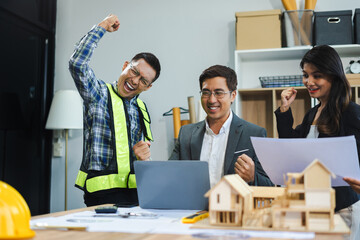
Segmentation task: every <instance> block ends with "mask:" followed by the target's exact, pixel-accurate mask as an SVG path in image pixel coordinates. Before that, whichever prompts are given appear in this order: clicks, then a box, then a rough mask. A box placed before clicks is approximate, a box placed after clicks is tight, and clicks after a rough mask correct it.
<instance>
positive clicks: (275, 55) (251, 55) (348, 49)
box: [235, 44, 360, 61]
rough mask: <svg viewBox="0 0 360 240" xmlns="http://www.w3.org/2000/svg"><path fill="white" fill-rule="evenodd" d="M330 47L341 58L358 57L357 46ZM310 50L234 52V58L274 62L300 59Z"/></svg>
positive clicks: (274, 49)
mask: <svg viewBox="0 0 360 240" xmlns="http://www.w3.org/2000/svg"><path fill="white" fill-rule="evenodd" d="M331 47H333V48H334V49H335V50H336V51H337V52H338V53H339V55H340V56H342V57H358V56H360V45H359V44H348V45H333V46H331ZM311 48H312V46H298V47H285V48H266V49H251V50H236V51H235V56H237V58H238V60H239V61H265V60H269V61H274V60H290V59H301V58H302V57H303V56H304V54H305V53H306V52H307V51H309V50H310V49H311Z"/></svg>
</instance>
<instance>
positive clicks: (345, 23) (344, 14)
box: [313, 10, 353, 45]
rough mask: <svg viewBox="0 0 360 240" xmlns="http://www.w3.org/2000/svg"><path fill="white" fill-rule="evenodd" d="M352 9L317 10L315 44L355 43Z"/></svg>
mask: <svg viewBox="0 0 360 240" xmlns="http://www.w3.org/2000/svg"><path fill="white" fill-rule="evenodd" d="M351 17H352V10H343V11H330V12H315V18H314V34H313V36H314V39H313V44H314V45H338V44H352V43H353V28H352V21H351Z"/></svg>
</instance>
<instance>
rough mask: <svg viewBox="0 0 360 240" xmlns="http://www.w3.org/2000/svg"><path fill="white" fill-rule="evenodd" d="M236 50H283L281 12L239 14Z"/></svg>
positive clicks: (278, 10) (237, 18)
mask: <svg viewBox="0 0 360 240" xmlns="http://www.w3.org/2000/svg"><path fill="white" fill-rule="evenodd" d="M235 17H236V49H237V50H242V49H258V48H281V10H280V9H276V10H266V11H252V12H237V13H236V14H235Z"/></svg>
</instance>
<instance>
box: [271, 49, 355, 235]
mask: <svg viewBox="0 0 360 240" xmlns="http://www.w3.org/2000/svg"><path fill="white" fill-rule="evenodd" d="M300 67H301V69H302V72H303V84H304V86H305V87H306V88H307V90H308V92H309V94H310V97H312V98H316V99H318V101H319V104H318V105H316V106H315V107H313V108H311V109H310V110H309V111H308V112H307V113H306V115H305V117H304V119H303V121H302V123H301V124H300V125H298V126H297V127H296V128H295V129H293V127H292V126H293V122H294V120H293V116H292V112H291V108H290V105H291V104H292V103H293V102H294V100H295V98H296V93H297V91H296V90H295V89H294V88H292V87H291V88H287V89H285V90H283V91H282V93H281V106H280V107H279V108H278V109H277V110H276V111H275V115H276V120H277V130H278V133H279V137H280V138H322V137H338V136H350V135H354V136H355V139H356V145H357V151H358V155H359V162H360V106H359V105H357V104H356V103H354V102H352V101H351V87H350V84H349V82H348V80H347V79H346V76H345V73H344V69H343V65H342V62H341V59H340V57H339V55H338V54H337V52H336V51H335V50H334V49H333V48H332V47H330V46H326V45H322V46H316V47H314V48H312V49H311V50H309V51H308V52H307V53H306V54H305V55H304V57H303V58H302V60H301V62H300ZM339 164H341V159H339ZM345 180H347V179H345ZM334 189H335V193H336V208H335V211H339V210H341V209H345V210H342V211H348V212H349V213H352V214H350V216H351V215H352V217H349V220H350V222H351V221H352V223H353V225H354V224H356V226H353V227H355V229H359V227H360V226H359V222H357V223H356V219H354V217H357V218H359V216H360V211H359V210H360V202H358V200H359V196H358V195H357V194H356V192H355V191H354V189H352V188H351V187H349V186H346V187H334ZM358 205H359V206H358ZM355 209H358V210H357V213H355V212H354V210H355ZM355 215H357V216H355ZM353 227H352V230H353ZM358 231H359V230H358ZM355 232H356V231H355ZM354 234H356V233H354ZM352 235H353V233H352ZM356 235H357V234H356ZM356 235H354V236H356ZM358 237H359V236H358Z"/></svg>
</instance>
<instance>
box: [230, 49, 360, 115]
mask: <svg viewBox="0 0 360 240" xmlns="http://www.w3.org/2000/svg"><path fill="white" fill-rule="evenodd" d="M332 47H333V48H334V49H335V50H336V51H337V52H338V53H339V55H340V57H341V58H344V61H345V60H346V61H348V59H347V58H359V57H360V44H348V45H332ZM311 48H312V46H298V47H288V48H268V49H251V50H236V51H235V54H234V55H235V71H236V74H237V77H238V88H240V89H247V88H257V87H259V88H260V81H259V77H260V76H279V75H296V74H301V69H300V67H299V64H300V61H301V59H302V57H303V56H304V54H305V53H306V52H307V51H309V50H310V49H311ZM343 64H344V63H343ZM239 101H240V100H239V98H237V99H236V100H235V104H234V108H235V109H234V110H235V113H236V114H237V115H239V113H240V112H241V110H240V104H239V103H240V102H239Z"/></svg>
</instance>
